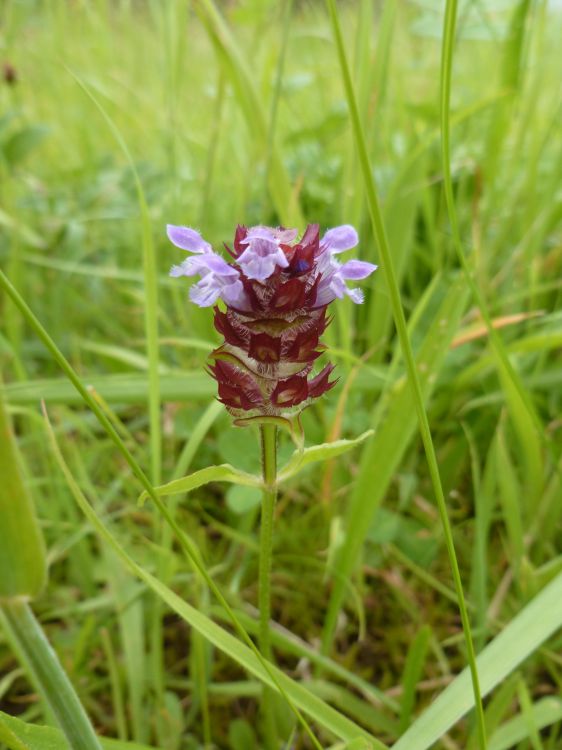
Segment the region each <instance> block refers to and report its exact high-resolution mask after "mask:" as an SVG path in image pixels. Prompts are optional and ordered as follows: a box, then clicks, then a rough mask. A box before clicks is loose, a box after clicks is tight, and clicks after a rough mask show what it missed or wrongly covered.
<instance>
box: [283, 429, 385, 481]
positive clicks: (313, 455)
mask: <svg viewBox="0 0 562 750" xmlns="http://www.w3.org/2000/svg"><path fill="white" fill-rule="evenodd" d="M374 434H375V433H374V431H373V430H367V431H366V432H364V433H363V434H361V435H359V437H356V438H354V439H353V440H334V441H333V442H331V443H322V444H321V445H313V446H311V447H310V448H305V449H304V450H302V451H298V450H297V451H295V452H294V453H293V455H292V456H291V458H290V459H289V461H288V462H287V463H286V464H285V466H284V467H283V468H282V469H281V471H280V472H279V476H278V479H279V481H280V482H282V481H284V480H285V479H290V477H294V476H295V475H296V474H298V473H299V472H300V471H301V470H302V469H304V467H305V466H308V464H313V463H317V462H318V461H328V460H329V459H331V458H335V456H341V455H342V453H347V452H348V451H350V450H352V449H353V448H355V446H356V445H359V444H360V443H362V442H363V441H364V440H367V438H370V437H371V436H372V435H374Z"/></svg>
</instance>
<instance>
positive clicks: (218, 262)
mask: <svg viewBox="0 0 562 750" xmlns="http://www.w3.org/2000/svg"><path fill="white" fill-rule="evenodd" d="M168 237H169V238H170V239H171V240H172V242H173V243H174V245H177V246H178V247H181V248H182V249H183V250H188V251H189V252H192V253H197V254H196V255H192V256H191V257H189V258H186V259H185V260H184V261H183V262H182V263H180V265H179V266H172V268H171V270H170V276H174V277H177V276H196V275H199V276H201V281H199V282H198V283H197V284H194V285H193V286H192V287H191V289H190V290H189V298H190V299H191V301H192V302H194V303H195V304H196V305H199V307H210V306H211V305H214V303H215V302H216V301H217V300H218V298H219V297H220V298H221V299H223V300H224V301H225V302H226V304H227V305H230V306H232V307H236V308H238V309H239V310H245V309H247V307H248V298H247V294H246V292H245V290H244V286H243V284H242V282H241V281H240V272H239V271H238V269H236V268H234V267H233V266H231V265H229V264H228V263H227V262H226V261H225V260H223V258H221V257H220V255H217V254H216V253H214V252H213V251H212V249H211V245H209V243H208V242H205V240H204V239H203V238H202V237H201V235H200V234H199V232H196V231H195V230H194V229H190V228H189V227H175V226H172V225H170V224H169V225H168Z"/></svg>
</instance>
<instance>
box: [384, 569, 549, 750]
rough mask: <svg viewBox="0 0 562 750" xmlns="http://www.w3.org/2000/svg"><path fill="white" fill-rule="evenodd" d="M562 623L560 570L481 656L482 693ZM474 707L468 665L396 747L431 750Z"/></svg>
mask: <svg viewBox="0 0 562 750" xmlns="http://www.w3.org/2000/svg"><path fill="white" fill-rule="evenodd" d="M560 627H562V573H559V574H558V575H557V576H556V578H554V579H553V580H552V581H551V582H550V583H549V584H548V585H547V586H545V587H544V589H543V590H542V591H541V592H540V593H539V594H537V596H536V597H535V598H534V599H532V600H531V601H530V602H529V604H527V606H526V607H525V608H524V609H523V610H521V612H519V614H518V615H517V616H516V617H514V619H513V620H512V621H511V622H510V623H509V625H507V626H506V627H505V629H504V630H503V631H502V632H501V633H500V634H499V635H498V636H496V638H494V640H493V641H492V642H491V643H489V644H488V646H486V648H485V649H484V650H483V651H482V653H481V654H479V656H478V659H477V666H478V674H479V676H480V685H481V690H482V695H487V694H488V693H489V692H490V691H491V690H493V689H494V688H495V687H496V685H499V684H501V682H502V681H503V680H505V678H506V677H507V676H508V675H509V674H510V673H511V672H512V671H513V670H514V669H516V668H517V667H518V666H519V664H521V663H522V662H523V661H524V660H525V659H526V658H527V657H528V656H529V655H530V654H532V653H533V651H535V650H536V649H537V648H538V647H539V646H540V645H541V644H542V643H544V642H545V641H546V640H547V638H549V637H550V636H551V635H552V634H553V633H555V632H556V631H557V630H558V629H559V628H560ZM473 707H474V697H473V694H472V690H471V687H470V672H469V670H468V669H465V670H464V671H463V672H462V673H461V674H460V675H459V676H458V677H456V678H455V680H454V681H453V682H452V683H451V684H450V685H449V686H448V687H447V688H446V689H445V690H444V691H443V692H442V693H441V694H440V695H439V697H438V698H437V699H436V700H435V701H434V702H433V703H432V704H431V706H430V707H429V708H428V709H427V710H426V711H425V713H423V714H422V715H421V716H420V717H419V719H417V720H416V721H415V722H414V723H413V724H412V726H411V727H410V728H409V729H408V731H407V732H406V733H405V734H403V735H402V737H400V739H399V740H398V742H396V743H395V744H394V745H393V748H392V750H427V748H429V747H431V746H432V745H433V743H434V742H436V741H437V740H438V739H439V738H440V737H442V736H443V735H444V734H445V732H447V731H448V730H449V729H450V728H451V727H452V726H453V725H454V724H455V723H456V722H457V721H458V720H459V719H460V718H462V717H463V716H464V715H465V714H466V713H467V712H468V711H470V709H471V708H473Z"/></svg>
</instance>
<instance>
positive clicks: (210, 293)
mask: <svg viewBox="0 0 562 750" xmlns="http://www.w3.org/2000/svg"><path fill="white" fill-rule="evenodd" d="M210 278H211V281H210V283H209V282H208V281H207V279H202V280H201V281H199V282H198V283H197V284H194V285H193V286H192V287H191V289H190V290H189V299H190V300H191V301H192V302H194V303H195V304H196V305H199V307H210V306H211V305H214V304H215V302H216V301H217V300H218V298H219V297H220V292H221V288H220V285H219V284H217V283H216V280H214V279H212V277H210Z"/></svg>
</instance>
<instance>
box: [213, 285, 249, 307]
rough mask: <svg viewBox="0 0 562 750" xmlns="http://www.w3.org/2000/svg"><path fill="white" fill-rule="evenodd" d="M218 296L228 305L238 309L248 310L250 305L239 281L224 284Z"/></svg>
mask: <svg viewBox="0 0 562 750" xmlns="http://www.w3.org/2000/svg"><path fill="white" fill-rule="evenodd" d="M220 296H221V297H222V299H223V300H224V301H225V302H226V304H227V305H229V307H235V308H237V309H238V310H249V309H250V307H251V305H250V300H249V299H248V295H247V294H246V292H245V290H244V286H243V284H242V282H241V281H234V282H232V283H229V284H225V285H224V286H223V288H222V290H221V294H220Z"/></svg>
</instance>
